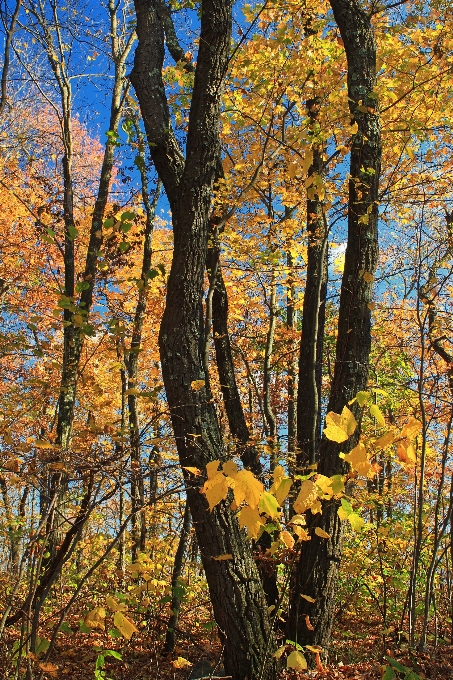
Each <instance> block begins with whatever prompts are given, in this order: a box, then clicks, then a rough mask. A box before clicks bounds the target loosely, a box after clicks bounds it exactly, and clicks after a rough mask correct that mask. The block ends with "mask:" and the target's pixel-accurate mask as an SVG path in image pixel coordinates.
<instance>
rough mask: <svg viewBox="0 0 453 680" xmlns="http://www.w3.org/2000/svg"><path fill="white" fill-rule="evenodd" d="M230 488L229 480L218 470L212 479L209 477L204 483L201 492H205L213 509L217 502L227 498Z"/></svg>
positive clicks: (210, 507)
mask: <svg viewBox="0 0 453 680" xmlns="http://www.w3.org/2000/svg"><path fill="white" fill-rule="evenodd" d="M228 488H229V487H228V480H227V478H226V477H225V475H224V474H223V473H222V472H218V473H217V474H216V475H215V476H214V477H211V479H208V480H207V481H206V482H205V483H204V486H203V488H202V489H201V493H204V494H205V496H206V500H207V501H208V503H209V509H210V510H211V511H212V510H213V509H214V507H215V506H216V505H217V503H220V501H223V500H225V498H226V497H227V494H228Z"/></svg>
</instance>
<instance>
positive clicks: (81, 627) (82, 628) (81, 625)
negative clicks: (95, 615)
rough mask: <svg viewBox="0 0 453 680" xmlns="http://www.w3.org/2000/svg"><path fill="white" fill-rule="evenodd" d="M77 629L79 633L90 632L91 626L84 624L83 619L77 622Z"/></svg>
mask: <svg viewBox="0 0 453 680" xmlns="http://www.w3.org/2000/svg"><path fill="white" fill-rule="evenodd" d="M79 631H80V632H81V633H91V628H89V627H88V626H86V625H85V622H84V621H80V623H79Z"/></svg>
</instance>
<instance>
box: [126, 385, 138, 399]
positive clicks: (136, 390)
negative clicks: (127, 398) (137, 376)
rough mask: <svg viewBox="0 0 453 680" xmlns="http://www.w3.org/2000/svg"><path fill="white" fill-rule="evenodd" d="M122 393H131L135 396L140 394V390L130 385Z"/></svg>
mask: <svg viewBox="0 0 453 680" xmlns="http://www.w3.org/2000/svg"><path fill="white" fill-rule="evenodd" d="M124 394H131V395H132V396H134V397H136V396H137V395H139V394H140V390H138V389H137V388H136V387H130V388H129V389H128V390H126V391H125V393H124Z"/></svg>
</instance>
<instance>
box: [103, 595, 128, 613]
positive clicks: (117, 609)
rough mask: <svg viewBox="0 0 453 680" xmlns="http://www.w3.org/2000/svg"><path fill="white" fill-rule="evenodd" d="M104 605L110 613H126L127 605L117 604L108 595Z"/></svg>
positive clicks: (116, 601)
mask: <svg viewBox="0 0 453 680" xmlns="http://www.w3.org/2000/svg"><path fill="white" fill-rule="evenodd" d="M105 604H106V605H107V607H108V608H109V609H110V610H111V611H112V612H126V611H127V605H126V604H124V602H118V600H116V599H115V598H114V597H112V596H111V595H109V596H108V597H107V598H106V599H105Z"/></svg>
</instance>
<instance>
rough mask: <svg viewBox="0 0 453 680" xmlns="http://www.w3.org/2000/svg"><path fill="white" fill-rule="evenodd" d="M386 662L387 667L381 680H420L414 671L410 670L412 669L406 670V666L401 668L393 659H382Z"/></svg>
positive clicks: (387, 657) (388, 657)
mask: <svg viewBox="0 0 453 680" xmlns="http://www.w3.org/2000/svg"><path fill="white" fill-rule="evenodd" d="M384 658H385V660H386V661H388V663H389V665H388V666H387V667H386V669H385V671H384V675H383V676H382V680H399V679H400V678H401V680H422V679H421V678H420V676H419V675H417V673H416V672H415V671H413V670H412V668H408V667H407V666H403V665H402V664H401V663H399V662H398V661H395V659H392V658H391V657H390V656H386V657H384Z"/></svg>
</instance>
